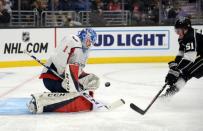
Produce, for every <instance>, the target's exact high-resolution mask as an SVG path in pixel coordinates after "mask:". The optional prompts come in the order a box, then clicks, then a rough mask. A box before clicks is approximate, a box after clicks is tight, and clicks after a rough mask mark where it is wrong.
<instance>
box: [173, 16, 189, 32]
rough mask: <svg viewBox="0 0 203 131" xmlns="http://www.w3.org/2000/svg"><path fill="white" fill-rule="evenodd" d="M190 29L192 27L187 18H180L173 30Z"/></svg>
mask: <svg viewBox="0 0 203 131" xmlns="http://www.w3.org/2000/svg"><path fill="white" fill-rule="evenodd" d="M191 27H192V24H191V21H190V19H189V18H188V17H180V18H178V19H177V20H176V22H175V29H178V28H185V29H188V28H191Z"/></svg>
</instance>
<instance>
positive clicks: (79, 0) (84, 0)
mask: <svg viewBox="0 0 203 131" xmlns="http://www.w3.org/2000/svg"><path fill="white" fill-rule="evenodd" d="M74 5H75V9H74V10H75V11H89V10H90V7H91V3H90V1H89V0H76V1H75V3H74Z"/></svg>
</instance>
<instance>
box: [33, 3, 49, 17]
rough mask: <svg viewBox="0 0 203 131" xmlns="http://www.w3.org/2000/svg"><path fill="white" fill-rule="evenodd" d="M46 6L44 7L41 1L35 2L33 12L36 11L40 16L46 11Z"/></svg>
mask: <svg viewBox="0 0 203 131" xmlns="http://www.w3.org/2000/svg"><path fill="white" fill-rule="evenodd" d="M46 6H47V5H44V4H43V3H42V1H41V0H35V1H34V2H33V4H32V8H33V10H36V11H37V12H38V13H39V14H41V13H42V11H44V10H46V8H47V7H46Z"/></svg>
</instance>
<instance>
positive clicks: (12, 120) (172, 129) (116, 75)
mask: <svg viewBox="0 0 203 131" xmlns="http://www.w3.org/2000/svg"><path fill="white" fill-rule="evenodd" d="M41 69H42V67H23V68H5V69H0V131H56V130H58V131H202V130H203V87H202V86H203V79H198V80H197V79H192V80H191V81H189V82H188V83H187V86H186V87H185V88H183V89H182V90H181V91H180V92H179V93H178V94H177V95H176V96H174V97H173V98H172V99H170V100H165V101H160V100H159V101H157V102H155V105H153V106H152V108H151V109H150V110H149V112H147V114H146V115H144V116H141V115H140V114H138V113H136V112H134V111H133V110H131V109H130V108H129V104H130V103H131V102H133V103H136V104H137V105H139V106H140V107H142V108H145V107H146V106H147V104H149V102H150V101H151V99H152V98H153V97H154V95H155V94H156V93H157V91H159V89H160V88H161V87H162V85H163V84H164V77H165V75H166V73H167V71H168V69H167V64H113V65H111V64H101V65H87V67H86V68H85V70H86V71H87V72H92V73H95V74H96V75H98V76H99V77H100V78H101V87H100V88H99V89H98V91H97V92H96V94H95V97H96V99H98V100H101V101H104V102H107V103H108V102H113V101H115V100H117V99H119V98H123V99H124V100H125V101H126V105H124V106H123V107H121V108H119V109H116V110H113V111H110V112H105V111H100V112H86V113H62V114H60V113H55V114H41V115H32V114H27V112H26V108H25V103H26V101H27V100H28V98H29V96H30V94H31V93H39V92H44V91H47V90H46V89H45V88H44V87H43V83H42V81H41V80H39V79H38V76H39V74H40V72H41ZM106 81H109V82H111V86H110V87H105V86H104V84H105V82H106ZM7 107H8V108H7ZM16 111H17V113H16ZM22 112H23V113H22Z"/></svg>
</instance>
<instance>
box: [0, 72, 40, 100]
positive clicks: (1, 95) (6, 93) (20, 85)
mask: <svg viewBox="0 0 203 131" xmlns="http://www.w3.org/2000/svg"><path fill="white" fill-rule="evenodd" d="M37 76H38V75H37ZM34 78H36V76H34V77H32V78H30V79H27V80H26V81H24V82H22V83H20V84H18V85H16V86H14V87H13V88H12V89H10V90H8V91H6V92H4V93H3V94H0V98H2V97H4V96H6V95H8V94H10V93H12V92H14V91H15V90H17V89H19V88H21V87H22V86H24V85H25V84H27V83H29V82H30V81H32V80H34Z"/></svg>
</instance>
